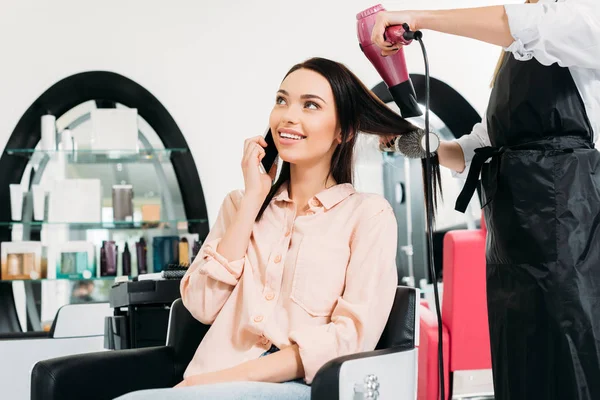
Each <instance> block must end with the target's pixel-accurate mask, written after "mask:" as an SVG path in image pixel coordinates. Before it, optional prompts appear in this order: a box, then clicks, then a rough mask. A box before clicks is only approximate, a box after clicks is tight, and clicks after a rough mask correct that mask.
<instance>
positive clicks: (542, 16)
mask: <svg viewBox="0 0 600 400" xmlns="http://www.w3.org/2000/svg"><path fill="white" fill-rule="evenodd" d="M504 9H505V10H506V15H507V17H508V24H509V27H510V32H511V35H512V36H513V38H514V39H515V41H514V42H513V43H512V44H511V45H510V46H509V47H507V48H505V50H506V51H509V52H512V53H513V54H514V56H515V58H516V59H517V60H524V61H526V60H530V59H531V58H533V57H535V58H536V59H537V60H538V61H539V62H540V63H541V64H543V65H551V64H554V63H558V65H559V66H561V67H572V66H576V67H581V68H591V69H600V1H599V0H566V1H560V2H552V3H550V2H544V0H541V2H540V3H535V4H509V5H505V6H504Z"/></svg>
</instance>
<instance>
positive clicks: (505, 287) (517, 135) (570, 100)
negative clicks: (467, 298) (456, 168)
mask: <svg viewBox="0 0 600 400" xmlns="http://www.w3.org/2000/svg"><path fill="white" fill-rule="evenodd" d="M487 127H488V132H489V135H490V141H491V144H492V146H491V147H486V148H482V149H477V151H476V154H475V157H474V159H473V161H472V164H471V170H470V171H469V177H468V178H467V182H466V183H465V187H464V189H463V192H462V193H461V195H460V196H459V198H458V200H457V207H456V209H457V210H459V211H463V212H464V210H465V208H466V205H467V204H468V202H469V200H470V198H471V196H472V195H473V192H474V190H475V187H476V185H477V181H478V177H479V173H480V172H481V176H482V186H483V190H482V193H483V206H484V213H485V220H486V224H487V229H488V235H487V245H486V246H487V249H486V261H487V298H488V319H489V328H490V341H491V350H492V368H493V375H494V390H495V398H496V399H502V400H505V399H510V400H525V399H556V400H577V399H589V400H592V399H595V400H598V399H600V152H598V150H596V149H594V145H593V134H592V128H591V124H590V122H589V119H588V117H587V114H586V111H585V107H584V104H583V100H582V99H581V96H580V94H579V92H578V90H577V87H576V85H575V83H574V81H573V78H572V76H571V73H570V71H569V70H568V68H561V67H559V66H558V65H557V64H553V65H551V66H543V65H541V64H540V63H539V62H538V61H537V60H535V59H532V60H529V61H517V60H516V59H515V58H514V57H513V56H512V55H508V54H507V55H506V57H505V60H504V62H503V64H502V67H501V69H500V71H499V74H498V76H497V80H496V83H495V85H494V89H493V90H492V93H491V97H490V103H489V106H488V110H487ZM490 158H491V160H490V162H489V163H484V161H486V160H488V159H490Z"/></svg>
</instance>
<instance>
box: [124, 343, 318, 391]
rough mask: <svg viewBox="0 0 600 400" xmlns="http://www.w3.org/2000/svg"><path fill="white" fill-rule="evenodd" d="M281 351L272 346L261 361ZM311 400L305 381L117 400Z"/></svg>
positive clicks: (205, 387) (241, 384) (202, 387)
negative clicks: (268, 355)
mask: <svg viewBox="0 0 600 400" xmlns="http://www.w3.org/2000/svg"><path fill="white" fill-rule="evenodd" d="M278 350H279V349H278V348H277V347H275V346H272V347H271V348H270V349H269V350H267V351H265V352H264V353H263V354H262V355H261V357H263V356H266V355H267V354H271V353H274V352H276V351H278ZM204 399H210V400H212V399H219V400H310V386H308V385H306V384H305V383H304V382H303V380H302V379H296V380H295V381H289V382H284V383H264V382H227V383H216V384H212V385H200V386H192V387H182V388H168V389H149V390H139V391H137V392H132V393H128V394H125V395H123V396H120V397H118V398H117V399H116V400H204Z"/></svg>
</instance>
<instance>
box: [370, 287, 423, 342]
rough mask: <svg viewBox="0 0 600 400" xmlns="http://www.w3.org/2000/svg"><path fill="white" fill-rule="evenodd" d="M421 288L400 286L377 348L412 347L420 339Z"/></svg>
mask: <svg viewBox="0 0 600 400" xmlns="http://www.w3.org/2000/svg"><path fill="white" fill-rule="evenodd" d="M418 304H419V290H418V289H415V288H413V287H408V286H398V287H397V288H396V296H395V298H394V304H393V305H392V310H391V311H390V316H389V317H388V321H387V324H386V325H385V329H384V330H383V333H382V334H381V338H380V339H379V343H377V347H376V349H377V350H379V349H388V348H391V347H402V348H405V349H412V348H414V347H417V346H418V341H419V315H418V310H419V308H418Z"/></svg>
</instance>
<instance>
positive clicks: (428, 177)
mask: <svg viewBox="0 0 600 400" xmlns="http://www.w3.org/2000/svg"><path fill="white" fill-rule="evenodd" d="M408 28H409V27H408V25H407V24H404V30H405V31H406V32H405V35H406V34H411V35H409V36H411V38H414V39H416V40H417V41H418V42H419V44H420V45H421V50H422V51H423V60H424V62H425V138H426V139H425V152H426V154H427V157H426V158H425V169H426V171H427V173H426V174H425V191H426V193H427V205H426V206H427V260H428V264H429V273H430V274H431V280H432V281H433V293H434V297H435V310H436V312H437V322H438V372H439V383H440V398H441V399H442V400H446V395H445V383H444V358H443V357H444V348H443V342H442V337H443V336H442V332H443V330H442V313H441V309H440V295H439V292H438V286H437V277H436V274H435V267H434V260H433V193H434V190H433V189H434V188H433V169H432V164H431V152H430V150H429V149H430V147H429V146H430V143H429V94H430V93H429V60H428V59H427V50H425V45H424V44H423V39H422V37H423V35H422V34H421V32H420V31H415V32H412V31H410V30H409V29H408Z"/></svg>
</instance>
